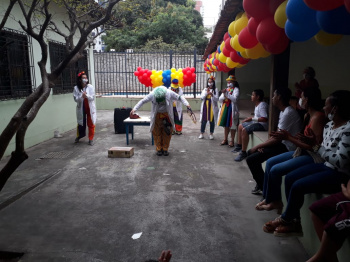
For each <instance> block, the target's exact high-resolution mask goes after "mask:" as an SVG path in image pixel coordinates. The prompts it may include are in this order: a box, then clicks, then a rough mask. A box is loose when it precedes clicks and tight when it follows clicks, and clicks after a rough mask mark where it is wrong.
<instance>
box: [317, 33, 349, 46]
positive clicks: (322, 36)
mask: <svg viewBox="0 0 350 262" xmlns="http://www.w3.org/2000/svg"><path fill="white" fill-rule="evenodd" d="M314 37H315V40H316V41H317V43H319V44H320V45H324V46H330V45H334V44H336V43H338V42H339V41H340V39H342V37H343V35H334V34H328V33H326V32H325V31H323V30H320V31H319V32H318V33H317V34H316V35H315V36H314Z"/></svg>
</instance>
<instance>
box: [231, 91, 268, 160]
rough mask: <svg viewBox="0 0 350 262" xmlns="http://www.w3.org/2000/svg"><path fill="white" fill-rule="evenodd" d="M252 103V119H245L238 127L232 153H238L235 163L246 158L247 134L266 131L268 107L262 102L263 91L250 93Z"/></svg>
mask: <svg viewBox="0 0 350 262" xmlns="http://www.w3.org/2000/svg"><path fill="white" fill-rule="evenodd" d="M251 100H252V102H253V103H254V104H255V109H254V117H247V118H246V119H244V120H243V121H242V124H240V125H239V126H238V134H237V136H238V143H237V145H236V146H235V148H234V149H233V150H232V152H240V154H239V155H238V156H237V157H236V158H235V161H237V162H240V161H242V160H243V159H245V158H246V157H247V146H248V143H249V134H252V133H253V131H267V129H268V122H267V120H268V113H269V105H268V104H267V103H265V102H263V100H264V91H263V90H261V89H256V90H254V91H253V92H252V96H251Z"/></svg>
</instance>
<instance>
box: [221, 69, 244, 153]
mask: <svg viewBox="0 0 350 262" xmlns="http://www.w3.org/2000/svg"><path fill="white" fill-rule="evenodd" d="M226 81H227V88H226V89H224V90H222V94H221V96H220V97H219V101H220V102H222V105H221V108H220V112H219V119H218V125H219V126H222V127H224V129H225V137H224V140H223V141H222V142H221V145H228V146H229V147H233V146H234V140H235V135H236V130H237V126H238V124H239V111H238V97H239V84H238V82H237V81H236V77H235V76H233V75H230V76H229V77H228V78H227V79H226ZM229 133H231V141H230V143H228V134H229Z"/></svg>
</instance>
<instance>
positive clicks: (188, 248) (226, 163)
mask: <svg viewBox="0 0 350 262" xmlns="http://www.w3.org/2000/svg"><path fill="white" fill-rule="evenodd" d="M148 114H149V112H140V115H144V116H146V115H148ZM197 117H198V118H199V113H198V112H197ZM199 128H200V126H199V123H197V124H196V125H195V124H193V123H192V122H191V121H190V119H189V117H188V116H187V115H184V128H183V135H181V136H173V138H172V140H171V145H170V149H169V152H170V155H169V156H168V157H165V156H161V157H158V156H156V155H155V148H154V147H153V146H152V145H151V136H150V133H149V127H144V126H137V127H135V138H134V140H131V143H130V145H129V146H132V147H134V150H135V155H134V156H133V157H132V158H124V159H122V158H108V157H107V150H108V149H109V148H110V147H112V146H126V139H125V134H114V127H113V112H112V111H98V122H97V126H96V137H95V142H96V143H95V145H94V146H93V147H91V146H88V145H87V140H86V139H83V140H82V141H81V142H80V143H79V144H74V143H73V141H74V138H75V131H74V130H72V131H70V132H68V133H65V134H63V137H62V138H53V139H51V140H49V141H46V142H43V143H41V144H39V145H37V146H34V147H32V148H30V149H28V154H29V159H28V160H27V161H26V162H25V163H23V164H22V166H20V168H18V170H17V171H16V173H15V174H13V176H12V177H11V178H10V180H9V181H8V183H7V184H6V186H5V188H4V189H3V191H2V192H1V193H0V208H2V209H1V210H0V250H1V251H13V252H24V253H25V255H24V256H23V257H22V259H21V261H26V262H27V261H30V262H40V261H50V262H54V261H82V262H83V261H84V262H85V261H118V262H119V261H122V262H124V261H130V262H138V261H140V262H142V261H145V260H147V259H151V258H157V257H158V256H159V254H160V252H161V251H162V250H163V249H170V250H171V251H172V253H173V258H172V261H174V262H213V261H220V262H226V261H227V262H233V261H237V262H240V261H269V262H281V261H283V262H289V261H290V262H292V261H293V262H295V261H306V260H307V258H308V255H307V254H306V252H305V250H304V249H303V247H302V246H301V244H300V243H299V241H298V239H297V238H295V237H291V238H279V237H274V236H273V235H270V234H267V233H264V232H263V231H262V225H263V224H264V223H265V222H267V221H269V220H271V219H274V218H275V217H276V216H277V215H276V213H275V212H273V211H271V212H259V211H256V210H255V209H254V206H255V204H256V203H257V202H258V201H259V199H260V197H259V196H255V195H252V194H251V193H250V190H251V189H252V188H253V187H254V186H255V183H254V182H253V181H252V176H251V174H250V172H249V169H248V167H247V164H246V162H245V161H242V162H240V163H237V162H234V161H233V158H234V156H235V154H233V153H231V152H230V151H231V148H229V147H227V146H220V145H219V143H220V142H221V140H222V138H223V128H221V127H216V130H215V139H214V140H209V139H208V135H206V136H205V138H206V139H204V140H199V139H198V135H199ZM207 129H208V128H207ZM130 138H131V136H130ZM51 152H63V153H64V154H66V155H68V154H70V155H69V156H68V157H66V158H54V159H41V157H43V156H45V155H46V154H48V153H51ZM5 161H6V158H5V159H3V160H2V161H1V162H0V167H2V166H3V165H4V164H5ZM140 232H142V235H141V237H139V238H138V239H135V240H134V239H133V238H132V236H133V235H134V234H135V233H140Z"/></svg>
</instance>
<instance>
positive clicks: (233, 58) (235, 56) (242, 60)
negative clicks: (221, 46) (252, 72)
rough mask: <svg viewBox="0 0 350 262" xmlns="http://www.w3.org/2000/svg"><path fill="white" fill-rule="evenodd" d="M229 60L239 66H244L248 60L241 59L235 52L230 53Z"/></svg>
mask: <svg viewBox="0 0 350 262" xmlns="http://www.w3.org/2000/svg"><path fill="white" fill-rule="evenodd" d="M230 58H231V60H232V61H233V62H236V63H239V64H241V65H245V64H246V63H248V62H249V59H245V58H243V57H241V56H240V55H239V54H238V53H237V52H236V51H234V52H231V53H230Z"/></svg>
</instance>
